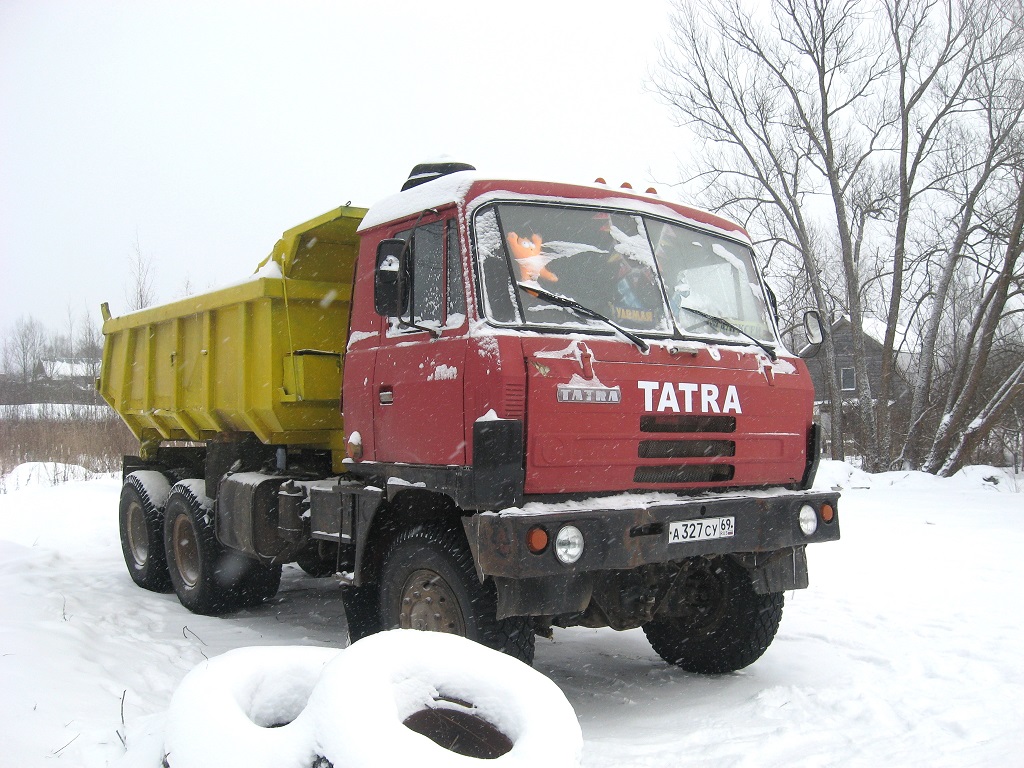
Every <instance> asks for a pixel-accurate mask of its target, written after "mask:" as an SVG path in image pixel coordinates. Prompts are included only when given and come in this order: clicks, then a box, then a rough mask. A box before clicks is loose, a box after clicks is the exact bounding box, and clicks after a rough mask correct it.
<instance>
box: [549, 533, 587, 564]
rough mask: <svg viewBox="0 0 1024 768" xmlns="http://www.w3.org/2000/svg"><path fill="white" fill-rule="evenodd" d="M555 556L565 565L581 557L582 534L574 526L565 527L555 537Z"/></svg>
mask: <svg viewBox="0 0 1024 768" xmlns="http://www.w3.org/2000/svg"><path fill="white" fill-rule="evenodd" d="M555 555H556V556H557V557H558V559H559V560H561V561H562V562H563V563H565V564H566V565H568V564H570V563H575V562H576V561H577V560H579V559H580V558H581V557H582V556H583V534H582V533H580V529H579V528H577V527H576V526H575V525H565V526H562V529H561V530H560V531H559V532H558V535H557V536H556V537H555Z"/></svg>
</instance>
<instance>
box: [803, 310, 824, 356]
mask: <svg viewBox="0 0 1024 768" xmlns="http://www.w3.org/2000/svg"><path fill="white" fill-rule="evenodd" d="M804 333H805V334H807V343H808V344H810V345H812V346H815V347H816V346H818V345H819V344H821V342H823V341H824V340H825V329H824V327H823V326H822V324H821V315H819V314H818V311H817V310H814V309H809V310H807V311H806V312H804Z"/></svg>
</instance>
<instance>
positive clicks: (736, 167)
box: [655, 0, 891, 458]
mask: <svg viewBox="0 0 1024 768" xmlns="http://www.w3.org/2000/svg"><path fill="white" fill-rule="evenodd" d="M861 6H862V4H859V3H857V2H854V0H845V1H841V2H830V1H829V0H824V1H822V0H819V1H818V2H814V0H774V2H772V3H771V5H770V9H769V11H767V12H765V11H763V10H762V11H761V12H760V14H759V13H758V11H757V9H756V7H755V6H754V5H753V4H751V3H745V2H743V1H742V0H727V2H724V3H716V4H698V3H697V2H689V1H688V0H679V1H678V2H677V4H676V13H675V15H674V19H673V27H672V43H673V47H672V48H666V49H664V50H663V55H662V59H661V76H660V77H659V78H658V80H657V81H656V83H655V87H656V89H657V91H658V92H659V93H660V94H661V95H662V97H663V98H665V100H666V101H667V102H668V103H669V104H670V106H671V107H672V108H673V110H674V111H675V112H676V114H677V117H678V118H679V120H680V122H681V123H683V124H685V125H687V126H688V127H689V128H690V129H691V130H692V131H693V132H694V133H695V134H696V135H697V136H698V137H699V138H700V139H702V140H703V141H704V143H705V148H704V150H705V151H704V152H702V153H701V156H700V158H699V159H698V161H697V172H696V173H695V174H693V176H692V178H691V181H692V180H697V179H699V180H702V181H703V182H704V186H703V187H702V189H701V195H702V196H703V197H706V198H708V199H709V202H710V203H711V205H712V206H714V207H717V208H720V209H727V210H730V211H731V212H734V213H735V214H738V215H740V216H741V217H742V218H743V219H744V220H745V221H746V222H747V223H748V224H750V223H753V224H755V225H759V226H760V228H761V229H762V231H764V232H766V233H768V237H770V238H774V239H776V240H777V241H778V242H780V243H785V244H786V245H787V246H788V247H789V248H792V249H793V250H794V251H796V252H797V253H799V254H801V256H802V257H803V265H804V268H805V270H806V272H807V274H808V276H809V278H810V287H811V292H812V294H813V296H814V300H815V304H816V305H817V308H818V309H819V311H821V312H822V313H823V314H825V316H826V317H827V316H828V312H829V310H830V309H831V307H830V303H831V302H830V301H829V299H828V296H827V294H826V290H825V287H824V285H823V284H822V273H823V264H824V262H825V259H824V258H823V257H824V256H825V255H826V254H824V253H822V249H821V247H820V246H821V244H830V245H834V246H835V247H836V251H837V252H838V255H839V260H838V261H839V264H840V265H841V268H842V276H843V279H844V282H845V283H846V290H845V294H844V296H843V299H844V301H843V305H844V306H845V308H846V311H847V312H848V313H849V314H850V316H851V320H852V323H853V326H854V329H855V332H854V345H855V348H856V351H857V353H858V354H857V355H856V356H855V359H856V361H857V362H856V365H857V376H856V378H857V385H858V388H859V395H860V396H859V398H858V401H859V403H860V411H861V421H862V422H863V423H864V424H865V425H866V427H867V429H868V431H869V444H870V447H871V448H873V446H874V443H875V437H874V429H873V424H874V413H873V411H872V408H871V402H872V397H871V391H870V385H869V379H868V376H867V371H866V367H865V362H864V361H865V359H866V356H865V355H864V341H863V336H862V327H863V323H862V314H863V313H862V308H861V294H860V278H859V275H858V255H859V252H860V249H861V245H862V242H863V238H864V235H865V231H866V226H867V223H868V221H869V220H870V219H872V218H874V217H875V216H877V215H878V209H879V204H878V203H877V202H876V200H877V198H878V197H879V195H878V193H877V192H876V191H875V190H874V189H873V186H877V184H872V180H873V178H874V177H872V176H871V175H870V174H869V173H867V171H868V170H869V168H870V161H871V159H872V156H873V155H874V154H875V153H876V152H877V146H876V144H877V141H878V138H879V135H880V133H881V131H882V129H883V127H884V124H885V123H884V116H883V115H880V114H872V113H871V112H870V110H866V109H864V108H863V107H864V105H863V103H862V102H863V101H864V99H865V97H866V96H867V95H870V94H872V93H873V92H874V91H876V90H881V89H882V87H883V80H884V79H885V78H886V77H887V75H888V73H889V71H890V69H891V63H890V61H889V60H888V59H887V58H886V57H885V55H883V52H882V51H880V50H879V49H878V48H877V46H876V45H875V40H874V39H873V38H871V37H870V36H864V35H862V34H860V30H861V29H862V27H863V25H864V23H865V21H866V14H865V13H864V12H863V10H862V9H861ZM819 200H827V201H828V203H827V207H825V205H826V204H819V203H818V201H819ZM816 208H818V209H821V212H822V213H823V212H824V211H826V210H829V209H831V214H830V215H829V216H827V218H826V217H825V216H823V215H822V213H817V215H815V213H816V211H815V209H816ZM824 353H825V357H826V368H827V370H829V371H832V373H833V375H832V376H830V377H829V390H830V391H829V393H828V397H829V400H830V402H831V403H832V408H833V413H832V419H831V422H832V425H833V426H832V429H833V433H832V445H833V456H834V457H836V458H842V456H843V453H842V451H843V448H842V444H843V440H842V434H841V432H840V431H839V429H840V425H841V423H842V419H841V414H840V407H841V397H840V390H839V385H838V382H837V380H836V376H835V368H836V365H835V348H834V345H833V344H832V341H831V337H830V336H829V335H827V336H826V341H825V346H824ZM875 454H877V451H875V450H870V448H869V455H872V456H873V455H875Z"/></svg>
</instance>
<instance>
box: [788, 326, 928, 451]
mask: <svg viewBox="0 0 1024 768" xmlns="http://www.w3.org/2000/svg"><path fill="white" fill-rule="evenodd" d="M830 332H831V334H832V339H833V342H834V343H835V348H836V380H837V382H838V384H839V391H840V394H841V397H842V402H843V433H844V434H845V435H846V436H847V438H848V440H852V441H853V443H854V444H853V445H851V446H849V448H850V449H851V450H853V451H857V448H858V447H857V445H856V443H857V438H858V435H859V427H860V424H859V422H860V414H859V411H858V409H857V408H855V407H853V406H854V405H856V403H857V399H858V393H857V383H858V382H857V369H856V366H855V365H854V362H853V361H854V354H853V323H851V322H850V318H849V317H847V316H846V315H842V316H841V317H839V318H838V319H837V320H835V321H834V322H833V323H832V328H831V331H830ZM883 333H884V328H883V329H881V332H879V329H876V328H873V327H871V325H870V324H868V323H865V333H864V354H865V357H866V368H867V375H868V385H869V386H870V388H871V394H872V397H876V396H877V395H878V392H879V391H880V390H881V381H882V360H883V357H884V355H883V352H884V349H885V347H884V345H883V343H882V334H883ZM898 342H899V339H897V343H898ZM807 351H808V350H807V349H805V350H803V351H802V352H801V355H802V354H805V353H806V352H807ZM901 358H902V356H901V355H898V356H897V360H896V366H895V367H894V374H895V376H896V380H895V382H894V385H893V391H892V399H893V401H895V402H899V401H900V400H901V399H903V398H904V397H906V395H907V394H908V392H909V388H908V387H907V384H906V381H905V379H904V377H903V371H904V370H905V363H906V362H907V361H906V360H902V359H901ZM804 362H806V363H807V369H808V371H810V374H811V380H812V381H813V382H814V399H815V415H816V416H817V417H818V418H819V419H820V421H821V425H822V427H823V430H822V431H823V432H824V437H825V438H826V439H827V438H828V436H829V426H830V425H829V418H830V412H831V401H830V399H829V390H828V386H827V384H826V382H827V381H828V376H829V372H828V371H827V370H826V368H825V355H824V353H823V352H819V354H817V355H815V356H814V357H811V358H805V360H804Z"/></svg>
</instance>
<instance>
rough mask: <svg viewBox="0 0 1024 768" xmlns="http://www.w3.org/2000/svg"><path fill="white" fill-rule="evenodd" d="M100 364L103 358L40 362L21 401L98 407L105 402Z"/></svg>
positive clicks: (59, 359)
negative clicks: (100, 386) (101, 393)
mask: <svg viewBox="0 0 1024 768" xmlns="http://www.w3.org/2000/svg"><path fill="white" fill-rule="evenodd" d="M100 364H101V361H100V359H99V358H91V357H89V358H53V359H48V360H40V361H39V362H38V363H36V366H35V368H34V369H33V371H32V381H31V382H30V383H29V384H28V385H27V386H26V387H24V391H23V392H22V393H21V396H20V398H19V399H18V401H20V402H24V403H78V404H94V405H98V404H99V403H100V402H101V400H100V398H99V395H98V394H97V392H96V378H97V377H98V376H99V375H100Z"/></svg>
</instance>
